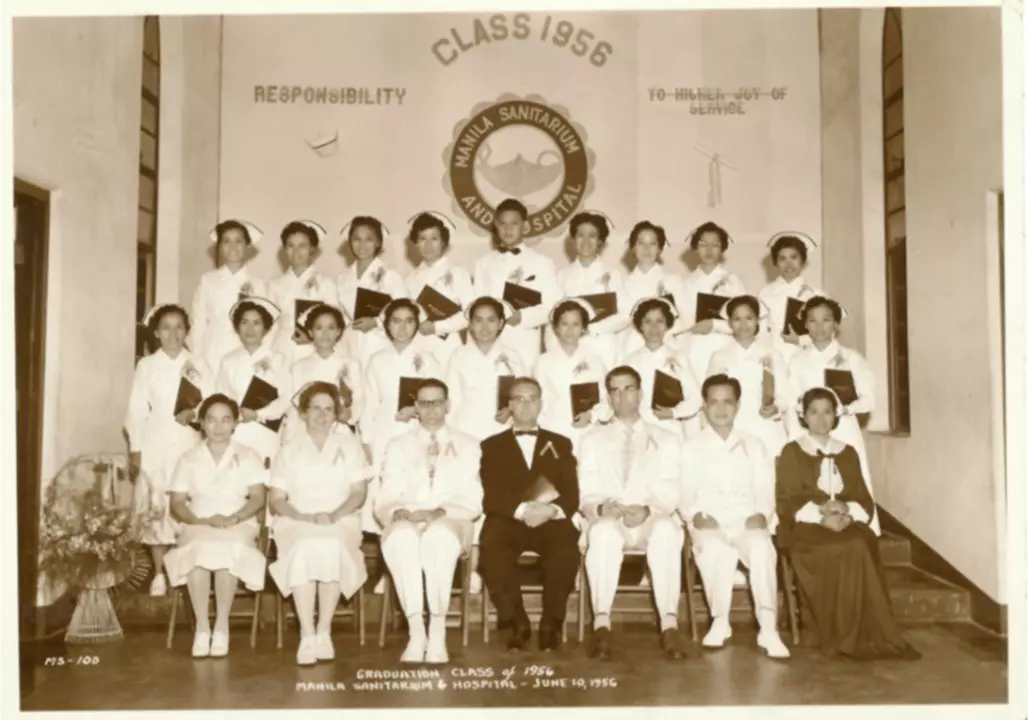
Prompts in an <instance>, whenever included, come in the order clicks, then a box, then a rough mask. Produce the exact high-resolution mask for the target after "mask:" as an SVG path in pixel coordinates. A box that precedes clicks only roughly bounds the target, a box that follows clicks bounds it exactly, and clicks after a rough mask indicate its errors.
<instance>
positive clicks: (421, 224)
mask: <svg viewBox="0 0 1028 720" xmlns="http://www.w3.org/2000/svg"><path fill="white" fill-rule="evenodd" d="M453 227H454V225H453V221H452V220H450V219H449V218H448V217H446V216H445V215H443V214H442V213H438V212H434V211H427V212H423V213H420V214H418V215H415V216H414V218H413V219H412V220H411V223H410V230H409V231H408V233H407V239H408V240H409V241H410V242H411V243H413V244H414V245H416V246H417V248H418V255H420V256H421V263H420V264H419V265H418V266H417V267H416V268H414V270H413V271H412V272H411V274H410V275H408V276H407V290H408V291H410V296H411V297H412V298H414V300H415V301H416V302H418V303H419V304H421V305H422V307H424V306H425V303H424V302H422V293H423V292H426V290H425V289H426V288H430V290H429V291H428V292H432V291H434V292H436V293H439V294H440V295H442V296H443V297H444V298H446V299H447V300H449V301H450V302H452V303H453V304H454V305H456V306H457V310H456V311H455V312H454V313H453V314H452V315H450V316H449V317H447V318H443V319H440V320H437V321H434V322H433V321H432V320H431V319H429V318H428V317H425V318H424V319H423V320H422V321H421V325H420V327H419V328H418V333H419V334H420V335H421V339H422V341H423V346H424V347H425V348H426V349H427V350H428V351H429V352H430V353H432V354H433V355H435V357H436V360H438V361H439V364H440V365H441V366H442V367H446V364H447V363H448V362H449V361H450V355H452V354H453V351H454V350H456V349H457V348H459V347H460V346H461V345H462V344H463V343H462V342H461V331H462V330H464V328H466V327H467V326H468V320H467V317H465V315H464V309H465V308H467V307H468V305H470V304H471V301H472V300H474V299H475V292H474V290H473V289H472V286H471V274H470V273H468V271H467V270H465V269H464V268H462V267H460V266H456V265H453V264H452V263H450V258H449V250H450V230H451V229H452V228H453Z"/></svg>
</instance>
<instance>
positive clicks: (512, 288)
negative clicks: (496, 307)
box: [503, 282, 543, 310]
mask: <svg viewBox="0 0 1028 720" xmlns="http://www.w3.org/2000/svg"><path fill="white" fill-rule="evenodd" d="M503 299H504V300H506V301H507V302H509V303H510V304H511V305H513V306H514V309H515V310H524V309H525V308H529V307H535V306H536V305H541V304H542V302H543V294H542V293H541V292H539V291H538V290H533V289H532V288H527V287H525V286H524V285H517V284H515V283H512V282H509V283H505V284H504V286H503Z"/></svg>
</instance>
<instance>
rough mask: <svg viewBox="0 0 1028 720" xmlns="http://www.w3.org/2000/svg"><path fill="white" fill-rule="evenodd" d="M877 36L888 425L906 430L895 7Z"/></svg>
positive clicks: (899, 43) (903, 207)
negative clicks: (879, 37)
mask: <svg viewBox="0 0 1028 720" xmlns="http://www.w3.org/2000/svg"><path fill="white" fill-rule="evenodd" d="M883 32H884V37H883V39H882V125H883V128H882V137H883V139H884V147H883V152H884V160H885V163H884V168H885V283H886V293H887V298H886V303H887V318H888V337H889V397H890V399H891V402H890V418H889V425H890V428H891V429H892V430H893V431H894V432H901V433H909V432H910V362H909V343H908V341H907V197H906V165H905V163H904V152H903V143H904V127H903V26H902V15H901V14H900V10H899V9H898V8H888V9H887V10H886V11H885V27H884V29H883Z"/></svg>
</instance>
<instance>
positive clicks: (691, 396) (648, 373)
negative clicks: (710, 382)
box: [625, 297, 703, 440]
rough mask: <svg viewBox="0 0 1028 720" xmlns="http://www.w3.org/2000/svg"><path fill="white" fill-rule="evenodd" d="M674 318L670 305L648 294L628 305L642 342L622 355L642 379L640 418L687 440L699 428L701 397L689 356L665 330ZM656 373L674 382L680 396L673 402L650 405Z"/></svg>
mask: <svg viewBox="0 0 1028 720" xmlns="http://www.w3.org/2000/svg"><path fill="white" fill-rule="evenodd" d="M676 320H677V315H676V313H675V308H674V305H672V304H671V302H670V301H669V300H668V299H667V298H664V297H651V298H644V299H642V300H640V301H639V302H637V303H636V304H635V307H634V308H632V326H633V327H634V328H635V331H636V332H637V333H638V334H639V337H640V338H641V339H642V344H643V345H642V347H641V348H639V349H638V350H636V351H635V352H633V353H632V354H631V355H629V356H628V357H627V358H626V360H625V364H626V365H628V366H629V367H632V368H634V369H635V371H636V372H637V373H639V376H640V377H641V378H642V393H643V395H642V396H643V401H642V404H641V405H640V406H639V414H640V415H642V418H643V420H645V421H646V422H651V423H654V424H657V425H660V426H661V427H663V428H666V429H667V430H670V431H671V432H674V433H676V434H678V435H679V436H680V437H682V438H683V439H686V440H688V439H691V438H693V437H695V436H696V435H697V434H698V433H699V432H700V431H701V430H702V429H703V428H702V425H701V421H700V408H701V407H702V405H703V396H702V393H701V392H700V386H699V385H698V384H697V383H696V378H695V377H693V374H692V368H691V367H690V365H689V356H688V355H686V354H685V353H684V352H682V351H681V350H678V349H677V348H676V347H675V346H674V345H672V344H671V342H670V341H669V340H670V337H671V336H670V332H669V331H670V329H671V328H672V327H674V325H675V322H676ZM658 372H660V373H662V374H663V375H667V376H668V377H669V378H672V379H674V380H677V381H678V385H679V386H680V387H681V391H682V398H681V400H680V401H679V402H678V403H677V404H675V405H671V404H670V401H668V402H663V403H661V402H660V398H658V401H657V407H656V408H654V386H655V384H656V378H657V373H658ZM662 397H663V395H662Z"/></svg>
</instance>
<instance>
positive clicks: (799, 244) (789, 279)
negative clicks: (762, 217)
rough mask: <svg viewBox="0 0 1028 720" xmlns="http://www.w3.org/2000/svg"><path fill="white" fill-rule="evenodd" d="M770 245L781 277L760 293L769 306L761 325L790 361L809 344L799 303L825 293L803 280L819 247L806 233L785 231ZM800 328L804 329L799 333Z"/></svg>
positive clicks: (769, 338)
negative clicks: (806, 269)
mask: <svg viewBox="0 0 1028 720" xmlns="http://www.w3.org/2000/svg"><path fill="white" fill-rule="evenodd" d="M767 246H768V247H769V248H771V261H772V263H773V264H774V266H775V269H777V271H778V277H777V278H775V280H774V281H773V282H771V283H768V284H767V285H765V286H764V288H763V289H762V290H761V291H760V294H759V295H758V296H757V297H758V298H759V300H760V301H761V302H762V303H764V305H765V306H766V307H767V309H768V313H767V317H766V318H765V319H764V321H763V322H762V323H761V325H762V326H763V327H764V329H765V330H766V333H765V336H764V339H765V340H769V341H770V342H772V343H773V344H774V347H775V349H777V350H778V352H780V353H781V354H782V357H784V358H785V361H786V362H789V361H790V360H792V357H793V356H794V355H795V354H796V353H797V352H798V351H799V350H800V349H801V348H804V347H809V345H810V336H809V335H807V334H806V329H805V328H802V325H803V322H802V320H801V319H800V317H799V315H798V311H799V307H800V305H801V304H802V303H805V302H806V301H807V300H809V299H810V298H812V297H814V296H815V295H823V294H824V293H823V292H822V291H821V290H818V289H817V288H814V287H812V286H810V285H808V284H807V281H806V280H804V279H803V270H804V269H805V268H806V267H807V255H808V253H810V252H813V251H814V250H817V243H815V242H814V241H813V240H812V239H811V238H810V237H808V236H807V235H804V234H803V233H798V232H784V233H778V234H777V235H775V236H774V237H772V238H771V239H770V240H769V241H768V245H767ZM790 300H792V301H793V302H792V306H793V313H792V317H789V312H788V311H789V305H790V302H789V301H790ZM787 322H788V324H787ZM801 329H802V332H798V331H800V330H801Z"/></svg>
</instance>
